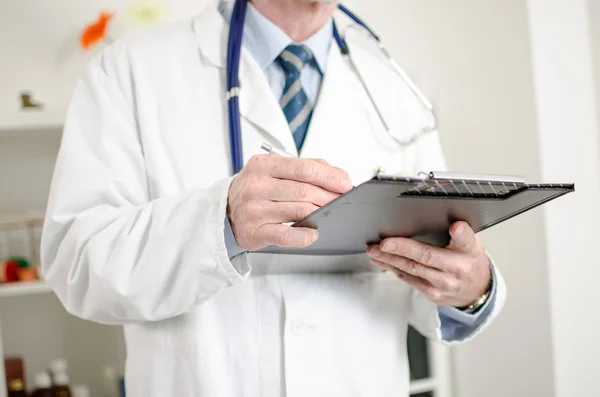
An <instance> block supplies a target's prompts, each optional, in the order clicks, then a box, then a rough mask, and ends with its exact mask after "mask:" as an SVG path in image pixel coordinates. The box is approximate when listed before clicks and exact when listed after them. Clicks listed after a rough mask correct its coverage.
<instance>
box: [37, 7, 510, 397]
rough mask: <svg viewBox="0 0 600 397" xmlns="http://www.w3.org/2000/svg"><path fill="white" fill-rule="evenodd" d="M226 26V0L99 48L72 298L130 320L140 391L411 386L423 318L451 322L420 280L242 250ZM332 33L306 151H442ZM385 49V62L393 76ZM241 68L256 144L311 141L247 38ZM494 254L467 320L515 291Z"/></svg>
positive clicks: (403, 156) (436, 158)
mask: <svg viewBox="0 0 600 397" xmlns="http://www.w3.org/2000/svg"><path fill="white" fill-rule="evenodd" d="M227 32H228V25H227V23H226V21H225V20H224V19H223V18H222V16H221V14H220V13H219V12H218V11H217V10H216V8H215V7H210V8H208V9H207V10H206V11H204V12H203V13H202V14H201V15H199V16H198V17H196V18H195V19H193V21H183V22H178V23H172V24H169V25H165V26H161V27H153V28H150V29H147V30H145V31H142V32H139V33H136V34H133V35H131V36H130V37H128V38H126V39H123V40H120V41H119V42H117V43H116V44H115V45H113V46H112V47H110V48H109V49H107V50H106V51H104V53H103V54H102V55H101V56H100V57H98V58H97V59H96V60H94V61H93V62H92V63H91V65H90V67H89V69H88V70H87V71H86V73H85V75H84V76H83V78H82V79H81V81H80V82H79V84H78V85H77V87H76V91H75V94H74V97H73V101H72V105H71V107H70V110H69V113H68V118H67V122H66V127H65V130H64V138H63V141H62V146H61V148H60V153H59V157H58V161H57V164H56V172H55V177H54V179H53V182H52V187H51V196H50V201H49V205H48V211H47V218H46V223H45V226H44V233H43V242H42V257H43V259H42V269H43V274H44V276H45V278H46V279H47V281H48V282H49V283H50V285H51V286H52V287H53V288H54V291H55V292H56V294H57V295H58V297H59V299H60V300H61V302H62V303H63V304H64V306H65V307H66V309H67V310H68V311H69V312H70V313H72V314H74V315H76V316H79V317H81V318H84V319H90V320H92V321H96V322H99V323H105V324H118V325H124V329H125V336H126V343H127V364H126V380H127V395H128V396H129V397H159V396H160V397H165V396H177V397H183V396H185V397H192V396H194V397H217V396H218V397H244V396H247V397H258V396H261V397H271V396H276V397H282V396H287V397H308V396H310V397H319V396H324V397H325V396H327V397H335V396H339V397H342V396H343V397H351V396H378V397H385V396H406V395H407V394H408V384H409V378H408V367H407V355H406V331H407V324H409V323H410V324H412V325H413V326H415V327H416V328H417V329H418V330H419V331H420V332H422V333H423V334H424V335H426V336H428V337H430V338H433V339H435V340H440V339H441V333H440V319H439V317H438V315H437V308H436V306H435V305H434V304H432V303H431V302H429V301H428V300H427V299H426V298H425V297H423V296H422V295H421V294H420V293H419V292H417V291H416V290H413V289H412V288H410V287H409V286H408V285H406V284H405V283H403V282H401V281H399V280H397V279H395V278H394V277H392V276H390V277H385V276H384V277H381V276H379V275H377V274H376V273H360V274H320V275H318V274H267V275H264V274H262V273H265V272H264V271H262V270H261V269H263V270H264V269H265V268H268V267H269V266H271V267H272V268H278V269H286V266H287V265H292V264H293V265H296V266H297V265H298V264H302V263H307V264H308V263H310V264H313V265H314V264H319V263H322V264H323V265H327V264H328V263H331V262H338V263H340V262H344V261H345V262H348V263H350V262H352V261H367V260H368V259H367V258H366V256H364V255H353V256H346V257H303V256H278V255H265V254H262V255H258V254H251V255H248V254H242V255H240V256H239V257H237V258H235V259H234V261H236V263H235V264H234V263H231V262H230V261H229V259H228V255H227V251H226V247H225V244H224V235H223V225H224V219H225V216H226V202H227V193H228V188H229V185H230V182H231V179H232V178H231V159H230V155H229V153H230V150H229V133H228V127H227V120H228V115H227V109H226V102H225V95H224V92H225V70H224V65H225V48H226V40H227ZM331 47H332V49H331V53H330V56H329V61H328V62H329V64H328V70H327V71H326V73H325V77H324V81H323V86H322V90H321V93H320V99H319V102H318V105H317V107H316V111H315V113H314V117H313V119H312V122H311V127H310V131H309V132H308V136H307V139H306V142H305V144H304V148H303V151H302V153H301V155H302V156H303V157H310V158H324V159H326V160H327V161H328V162H330V163H331V164H334V165H336V166H339V167H341V168H343V169H345V170H347V171H348V172H349V173H350V175H351V177H352V178H353V181H354V183H355V184H356V183H360V182H361V181H364V180H366V179H369V178H370V177H371V176H372V175H373V174H374V172H375V170H376V168H377V167H379V166H385V167H387V169H388V171H390V172H392V171H395V172H401V171H404V172H407V173H414V172H417V171H419V170H439V169H443V168H444V167H445V164H444V158H443V154H442V151H441V147H440V142H439V139H438V136H437V134H431V135H429V136H428V137H426V138H424V139H422V140H421V141H420V143H419V144H418V145H416V146H414V147H411V148H409V149H407V150H402V149H400V148H399V147H398V146H395V145H394V144H393V141H392V140H391V139H390V138H389V137H388V136H387V135H386V133H385V132H384V130H383V129H382V127H381V124H380V122H379V119H378V118H377V115H376V113H375V111H374V110H373V107H372V105H371V104H370V102H368V99H367V96H366V95H365V93H364V91H363V90H362V88H361V86H360V84H359V82H358V80H357V78H356V75H355V74H354V73H353V72H352V71H351V70H350V68H349V67H348V65H347V64H346V62H345V61H344V60H343V58H342V57H341V55H340V53H339V50H338V47H337V46H336V45H332V46H331ZM359 55H360V54H359ZM363 56H365V55H364V54H363ZM363 61H366V62H367V63H369V62H372V60H370V59H366V58H365V59H363ZM372 63H373V65H372V68H373V69H372V70H373V75H372V76H374V77H375V80H378V77H380V80H381V81H385V79H386V78H388V77H389V78H391V76H390V75H389V71H388V70H385V69H384V68H383V67H382V66H381V65H380V64H379V63H377V62H372ZM240 79H241V82H242V91H241V97H240V104H241V113H242V131H243V149H244V161H247V160H248V158H249V157H251V156H252V155H255V154H261V153H262V152H261V149H260V146H261V143H262V142H269V143H271V144H273V145H275V146H278V147H280V148H281V149H284V150H287V151H289V152H292V153H295V152H296V150H295V146H294V142H293V140H292V136H291V133H290V131H289V127H288V125H287V123H286V120H285V118H284V116H283V114H282V112H281V110H280V108H279V106H278V102H277V100H276V99H275V98H274V96H273V94H272V92H271V89H270V87H269V86H268V84H267V82H266V80H265V77H264V76H263V73H262V71H261V70H260V68H259V67H258V66H257V65H256V63H255V62H254V61H253V59H252V58H251V57H250V56H249V54H248V53H247V52H245V51H244V52H243V56H242V60H241V70H240ZM384 93H385V91H384ZM389 95H392V94H391V93H389ZM394 95H396V96H398V93H395V94H394ZM389 99H390V101H392V100H393V101H395V102H394V104H395V106H396V107H397V110H398V112H397V114H396V116H397V117H399V120H401V121H399V122H405V123H406V122H409V123H416V124H418V123H422V122H423V119H421V118H420V116H419V111H418V110H417V109H416V108H415V109H412V108H411V107H410V105H406V104H404V102H403V98H402V96H400V97H397V98H392V97H389ZM407 103H408V102H407ZM234 265H236V266H237V267H236V266H234ZM236 268H238V269H241V273H240V272H238V271H237V270H236ZM253 270H256V273H254V272H253ZM494 272H495V275H494V277H495V278H496V281H497V285H498V292H497V298H496V301H495V305H494V307H493V310H492V311H491V314H490V315H489V317H488V320H487V321H486V322H485V323H484V324H483V325H482V326H480V327H479V328H478V329H477V330H476V331H475V332H474V333H473V334H471V335H470V336H469V338H471V337H474V336H475V335H477V334H478V333H479V332H481V331H482V330H483V329H484V328H485V327H487V326H488V325H489V323H490V322H491V321H493V319H494V318H495V317H496V316H497V314H498V312H499V311H500V310H501V308H502V306H503V304H504V299H505V285H504V281H503V280H502V278H501V276H500V274H499V272H498V271H497V269H496V268H495V267H494ZM469 338H467V339H469ZM467 339H465V340H467ZM463 341H464V340H463ZM442 343H447V342H445V341H442Z"/></svg>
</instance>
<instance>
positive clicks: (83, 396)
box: [71, 385, 90, 397]
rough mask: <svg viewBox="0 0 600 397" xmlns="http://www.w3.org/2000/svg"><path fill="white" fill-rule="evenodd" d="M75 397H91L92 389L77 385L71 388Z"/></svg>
mask: <svg viewBox="0 0 600 397" xmlns="http://www.w3.org/2000/svg"><path fill="white" fill-rule="evenodd" d="M71 395H72V396H73V397H90V389H88V388H87V386H82V385H77V386H73V387H72V388H71Z"/></svg>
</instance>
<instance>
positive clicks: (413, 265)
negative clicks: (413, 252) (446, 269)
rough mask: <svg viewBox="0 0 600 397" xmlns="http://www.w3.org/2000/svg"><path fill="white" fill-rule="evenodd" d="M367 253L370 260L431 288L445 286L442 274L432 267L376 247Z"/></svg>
mask: <svg viewBox="0 0 600 397" xmlns="http://www.w3.org/2000/svg"><path fill="white" fill-rule="evenodd" d="M367 253H368V254H369V256H370V257H371V258H372V259H375V260H377V261H379V262H383V263H387V264H388V265H390V266H392V267H395V268H396V269H398V270H400V271H402V272H403V273H406V274H408V275H411V276H414V277H418V278H420V279H423V280H426V281H428V282H429V283H430V284H431V285H433V286H436V287H439V288H443V287H445V286H446V284H447V282H446V278H445V276H444V273H443V272H442V271H440V270H438V269H435V268H433V267H430V266H426V265H424V264H421V263H419V262H416V261H414V260H412V259H408V258H405V257H403V256H398V255H394V254H389V253H386V252H383V251H381V250H380V249H379V247H378V246H373V247H370V248H369V249H368V251H367Z"/></svg>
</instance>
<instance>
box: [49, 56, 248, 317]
mask: <svg viewBox="0 0 600 397" xmlns="http://www.w3.org/2000/svg"><path fill="white" fill-rule="evenodd" d="M114 58H116V57H112V58H111V59H114ZM129 79H130V77H129V72H128V71H126V70H120V69H119V67H117V66H115V65H114V62H113V64H111V63H110V62H106V60H105V57H99V58H97V59H96V60H94V61H93V62H92V63H91V65H90V67H89V68H88V70H87V72H86V73H85V74H84V76H82V78H81V80H80V81H79V82H78V84H77V86H76V89H75V93H74V96H73V99H72V103H71V106H70V108H69V112H68V115H67V120H66V124H65V128H64V133H63V138H62V142H61V147H60V150H59V154H58V159H57V163H56V166H55V173H54V177H53V181H52V185H51V190H50V198H49V202H48V207H47V213H46V219H45V223H44V228H43V234H42V246H41V256H42V266H41V268H42V273H43V276H44V278H45V279H46V280H47V282H48V283H49V284H50V286H51V287H52V288H53V290H54V291H55V293H56V295H57V296H58V298H59V299H60V301H61V302H62V304H63V305H64V306H65V308H66V309H67V310H68V311H69V312H70V313H72V314H74V315H76V316H78V317H81V318H84V319H88V320H92V321H96V322H99V323H105V324H126V323H132V322H145V321H157V320H162V319H165V318H170V317H174V316H177V315H180V314H182V313H185V312H188V311H190V310H191V309H193V308H194V307H195V306H197V305H200V304H202V302H203V301H205V300H207V299H209V298H210V297H212V296H214V295H215V294H217V293H218V292H219V291H221V290H223V289H225V288H228V287H229V286H232V285H234V284H237V283H240V282H243V281H244V280H245V279H246V278H247V276H248V274H247V272H246V273H240V272H238V271H237V270H236V266H234V264H233V263H232V262H231V261H230V260H229V257H228V254H227V249H226V246H225V241H224V225H223V219H225V218H226V207H227V195H228V190H229V185H230V183H231V178H224V179H222V180H219V181H217V182H215V183H214V184H213V185H211V186H208V187H206V188H201V189H196V190H190V191H186V192H183V193H181V194H178V195H174V196H169V197H160V198H156V199H150V197H149V196H150V194H149V185H148V183H147V175H146V171H145V167H144V162H145V159H144V154H143V146H142V144H141V139H140V136H139V131H138V129H137V123H136V120H135V111H134V105H133V104H134V101H133V100H132V98H131V97H132V95H131V92H130V91H131V88H130V87H131V84H132V82H131V81H130V80H129ZM233 260H235V261H246V260H247V259H246V255H245V254H243V255H238V256H237V257H236V258H234V259H233ZM237 268H239V269H248V264H247V262H245V263H238V264H237Z"/></svg>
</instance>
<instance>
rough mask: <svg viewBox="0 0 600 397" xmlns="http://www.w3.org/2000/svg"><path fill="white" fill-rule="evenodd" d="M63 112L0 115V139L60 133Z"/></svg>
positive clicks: (35, 111) (46, 111)
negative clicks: (22, 135)
mask: <svg viewBox="0 0 600 397" xmlns="http://www.w3.org/2000/svg"><path fill="white" fill-rule="evenodd" d="M65 113H66V112H64V111H58V110H28V111H21V112H16V113H8V114H0V137H3V136H9V137H12V136H19V135H21V134H23V133H29V134H32V133H33V134H37V135H43V134H48V133H55V132H60V131H62V127H63V121H64V118H65Z"/></svg>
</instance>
